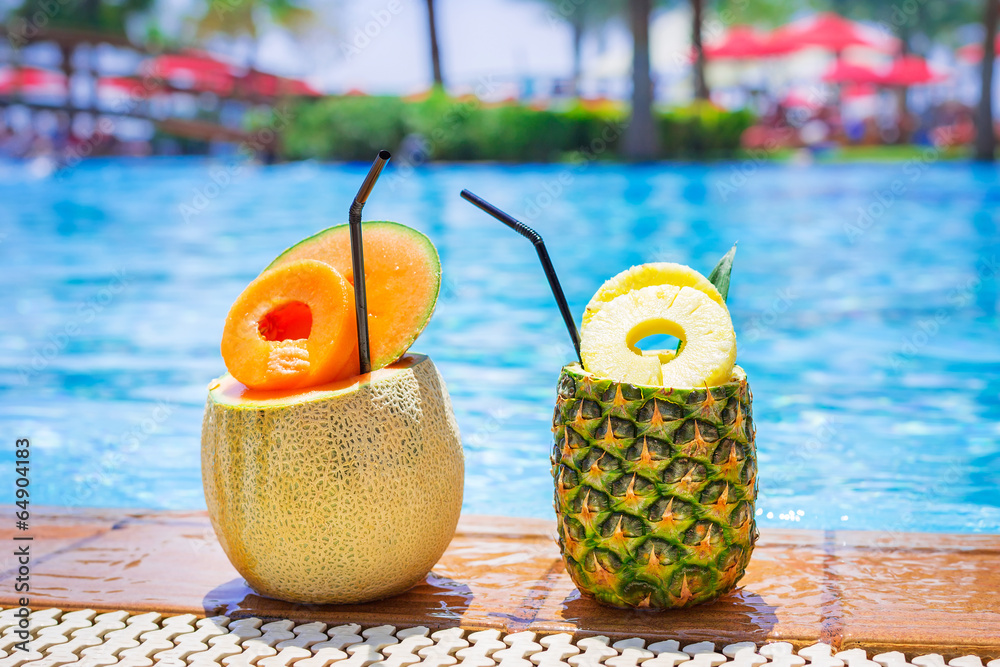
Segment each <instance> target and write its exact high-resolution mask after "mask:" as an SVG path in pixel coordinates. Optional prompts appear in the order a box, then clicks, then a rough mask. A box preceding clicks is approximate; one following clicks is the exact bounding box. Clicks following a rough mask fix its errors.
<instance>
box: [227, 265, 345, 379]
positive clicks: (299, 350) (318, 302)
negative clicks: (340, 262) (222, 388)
mask: <svg viewBox="0 0 1000 667" xmlns="http://www.w3.org/2000/svg"><path fill="white" fill-rule="evenodd" d="M357 347H358V334H357V320H356V319H355V315H354V290H353V289H351V286H350V284H348V282H347V281H346V280H345V279H344V277H343V276H341V275H340V273H338V272H337V270H336V269H334V268H333V267H332V266H330V265H329V264H324V263H323V262H319V261H316V260H314V259H303V260H297V261H294V262H288V263H287V264H284V265H282V266H280V267H277V268H275V269H272V270H270V271H265V272H264V273H262V274H260V275H259V276H258V277H257V278H256V279H255V280H254V281H253V282H252V283H250V284H249V285H247V287H246V289H244V290H243V292H242V293H241V294H240V295H239V297H237V298H236V301H235V302H234V303H233V306H232V308H230V309H229V315H228V317H226V327H225V329H224V330H223V332H222V359H223V361H225V362H226V368H227V369H228V370H229V372H230V373H231V374H232V375H233V377H235V378H236V379H237V380H239V381H240V382H242V383H243V384H245V385H246V386H248V387H253V388H254V389H295V388H298V387H308V386H311V385H317V384H323V383H326V382H331V381H333V380H336V379H339V378H342V377H346V376H347V375H350V374H351V373H350V372H349V369H348V363H349V361H350V358H351V354H352V353H353V354H354V356H355V357H357ZM353 374H354V375H356V374H357V373H356V372H355V373H353Z"/></svg>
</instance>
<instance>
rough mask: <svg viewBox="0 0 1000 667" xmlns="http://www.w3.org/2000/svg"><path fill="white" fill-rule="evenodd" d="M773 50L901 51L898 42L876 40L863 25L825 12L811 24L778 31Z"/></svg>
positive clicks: (895, 40)
mask: <svg viewBox="0 0 1000 667" xmlns="http://www.w3.org/2000/svg"><path fill="white" fill-rule="evenodd" d="M771 46H772V48H773V49H775V50H777V51H780V52H782V53H790V52H792V51H798V50H800V49H806V48H810V47H815V48H821V49H827V50H829V51H833V52H834V53H838V54H839V53H840V52H841V51H843V50H844V49H846V48H847V47H849V46H865V47H868V48H871V49H876V50H879V51H886V52H889V51H895V50H896V49H898V48H899V40H898V39H896V38H895V37H888V36H883V37H881V38H878V37H875V36H874V35H873V34H872V32H871V31H869V30H867V29H865V27H864V26H863V25H861V24H860V23H855V22H854V21H849V20H847V19H845V18H843V17H842V16H838V15H837V14H834V13H832V12H825V13H822V14H817V15H816V16H814V17H813V18H812V19H810V20H808V21H805V22H801V23H791V24H789V25H786V26H784V27H781V28H778V29H777V30H775V31H774V33H772V35H771Z"/></svg>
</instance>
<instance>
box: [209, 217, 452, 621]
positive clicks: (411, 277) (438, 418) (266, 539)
mask: <svg viewBox="0 0 1000 667" xmlns="http://www.w3.org/2000/svg"><path fill="white" fill-rule="evenodd" d="M363 227H364V255H365V281H366V294H367V299H368V316H369V318H368V322H369V334H370V342H371V362H372V368H373V369H374V370H373V371H372V372H371V373H368V374H365V375H358V342H357V326H356V317H355V311H354V303H355V302H354V290H353V279H354V275H353V271H352V266H351V250H350V235H349V233H348V228H347V225H342V226H339V227H331V228H330V229H327V230H324V231H323V232H320V233H319V234H316V235H315V236H312V237H310V238H308V239H306V240H305V241H303V242H301V243H299V244H297V245H295V246H293V247H292V248H290V249H289V250H286V251H285V252H284V253H283V254H282V255H280V256H279V257H278V259H276V260H275V261H274V262H273V263H272V264H271V265H270V266H269V267H268V268H267V269H266V270H265V271H264V272H263V273H262V274H261V275H260V276H258V277H257V278H256V279H255V280H254V281H253V282H252V283H250V285H248V286H247V288H246V289H245V290H244V291H243V293H242V294H241V295H240V296H239V297H238V298H237V299H236V302H235V303H234V304H233V307H232V309H231V310H230V312H229V316H228V317H227V320H226V327H225V331H224V333H223V338H222V355H223V359H224V360H225V362H226V367H227V369H228V370H229V373H228V374H226V375H225V376H223V377H221V378H219V379H218V380H216V381H214V382H213V383H212V384H211V385H210V387H209V394H208V403H207V406H206V409H205V418H204V423H203V426H202V476H203V481H204V486H205V500H206V502H207V504H208V510H209V514H210V516H211V519H212V525H213V526H214V527H215V532H216V534H217V535H218V537H219V541H220V542H221V543H222V548H223V549H224V550H225V552H226V554H227V555H228V556H229V559H230V561H232V563H233V565H234V566H235V567H236V569H237V570H238V571H239V573H240V574H242V575H243V576H244V577H245V578H246V580H247V582H248V583H249V584H250V586H252V587H253V588H254V590H256V591H257V592H258V593H261V594H262V595H266V596H270V597H275V598H279V599H282V600H287V601H291V602H303V603H356V602H367V601H371V600H377V599H380V598H384V597H388V596H391V595H395V594H397V593H401V592H403V591H405V590H406V589H408V588H410V587H411V586H413V585H414V584H416V583H418V582H420V581H421V580H423V578H424V577H425V576H426V575H427V573H428V572H429V571H430V569H431V568H432V567H433V566H434V564H435V563H436V562H437V560H438V559H439V558H440V557H441V554H442V553H444V550H445V548H446V547H447V546H448V543H449V542H450V541H451V538H452V536H453V535H454V532H455V526H456V524H457V522H458V515H459V511H460V509H461V506H462V485H463V476H464V463H463V457H462V444H461V441H460V439H459V434H458V427H457V426H456V423H455V417H454V415H453V413H452V409H451V401H450V399H449V397H448V392H447V389H446V388H445V385H444V382H443V381H442V379H441V376H440V374H439V373H438V371H437V369H436V368H435V366H434V364H433V363H432V362H431V360H430V359H429V358H427V357H425V356H421V355H413V354H405V353H406V351H407V350H408V348H409V347H410V345H411V344H412V343H413V342H414V340H416V338H417V336H418V335H419V334H420V332H421V331H422V330H423V328H424V327H425V326H426V324H427V321H428V320H429V319H430V316H431V313H432V312H433V310H434V304H435V301H436V299H437V295H438V292H439V289H440V284H441V263H440V260H439V258H438V254H437V251H436V250H435V248H434V245H433V244H432V243H431V242H430V240H429V239H428V238H427V237H426V236H424V235H423V234H421V233H420V232H418V231H416V230H414V229H410V228H409V227H406V226H404V225H400V224H397V223H393V222H375V223H365V224H364V225H363Z"/></svg>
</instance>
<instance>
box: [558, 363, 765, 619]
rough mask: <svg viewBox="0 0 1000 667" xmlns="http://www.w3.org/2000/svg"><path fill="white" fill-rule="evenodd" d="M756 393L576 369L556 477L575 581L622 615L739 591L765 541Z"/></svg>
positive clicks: (566, 387)
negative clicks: (757, 514) (759, 509)
mask: <svg viewBox="0 0 1000 667" xmlns="http://www.w3.org/2000/svg"><path fill="white" fill-rule="evenodd" d="M752 398H753V397H752V393H751V391H750V387H749V385H748V384H747V380H746V375H745V374H744V373H743V371H742V369H740V368H739V367H736V368H735V369H734V372H733V378H732V380H731V381H730V382H728V383H726V384H722V385H718V386H714V387H710V388H708V389H705V388H700V389H671V388H666V387H649V386H637V385H632V384H628V383H623V382H616V381H614V380H610V379H605V378H599V377H596V376H594V375H591V374H590V373H587V372H586V371H584V370H583V369H582V368H581V367H580V365H579V364H576V363H574V364H570V365H568V366H565V367H564V368H563V369H562V373H561V374H560V376H559V384H558V390H557V399H556V407H555V413H554V415H553V429H552V430H553V432H554V435H555V443H554V446H553V448H552V456H551V462H552V476H553V479H554V481H555V510H556V518H557V521H558V530H559V546H560V550H561V552H562V554H563V559H564V561H565V563H566V569H567V571H568V572H569V574H570V577H571V578H572V579H573V583H575V584H576V586H577V588H579V589H580V591H581V592H582V593H584V594H585V595H589V596H592V597H593V598H595V599H596V600H597V601H598V602H600V603H602V604H605V605H609V606H612V607H623V608H649V609H672V608H680V607H689V606H691V605H695V604H700V603H703V602H708V601H710V600H714V599H715V598H717V597H719V596H721V595H724V594H726V593H728V592H730V591H732V590H733V589H735V588H736V585H737V583H738V582H739V580H740V578H741V577H742V576H743V573H744V572H745V570H746V566H747V563H748V562H749V561H750V555H751V554H752V552H753V547H754V544H755V542H756V540H757V526H756V522H755V521H754V503H755V501H756V498H757V453H756V448H755V444H754V438H755V433H756V429H755V427H754V424H753V416H752Z"/></svg>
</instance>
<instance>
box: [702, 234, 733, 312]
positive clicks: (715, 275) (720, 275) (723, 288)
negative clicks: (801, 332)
mask: <svg viewBox="0 0 1000 667" xmlns="http://www.w3.org/2000/svg"><path fill="white" fill-rule="evenodd" d="M734 257H736V244H735V243H734V244H733V247H732V248H730V249H729V252H727V253H726V254H725V255H723V256H722V259H720V260H719V263H718V264H716V265H715V268H714V269H712V272H711V273H710V274H708V280H709V281H710V282H711V283H712V284H713V285H715V289H717V290H719V294H721V295H722V300H723V301H725V300H727V299H728V298H729V274H731V273H732V272H733V258H734Z"/></svg>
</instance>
